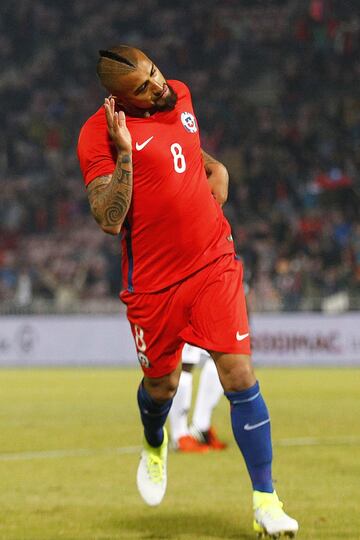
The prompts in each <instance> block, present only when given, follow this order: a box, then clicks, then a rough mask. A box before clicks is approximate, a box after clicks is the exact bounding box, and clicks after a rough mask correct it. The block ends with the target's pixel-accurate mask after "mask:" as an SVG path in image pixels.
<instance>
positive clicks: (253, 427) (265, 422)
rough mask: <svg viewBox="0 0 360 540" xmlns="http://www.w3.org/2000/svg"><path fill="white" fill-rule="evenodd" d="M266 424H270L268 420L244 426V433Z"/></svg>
mask: <svg viewBox="0 0 360 540" xmlns="http://www.w3.org/2000/svg"><path fill="white" fill-rule="evenodd" d="M268 422H270V418H268V419H267V420H263V421H262V422H259V423H258V424H245V426H244V429H245V431H251V430H252V429H256V428H258V427H260V426H264V425H265V424H267V423H268Z"/></svg>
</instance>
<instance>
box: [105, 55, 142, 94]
mask: <svg viewBox="0 0 360 540" xmlns="http://www.w3.org/2000/svg"><path fill="white" fill-rule="evenodd" d="M139 53H141V51H140V50H139V49H136V48H135V47H130V46H128V45H118V46H116V47H111V48H110V49H106V50H101V51H99V54H100V58H99V61H98V63H97V67H96V71H97V74H98V77H99V79H100V82H101V84H102V85H103V86H104V87H105V88H106V89H107V90H108V91H109V92H110V93H116V92H117V91H119V90H120V89H121V77H122V76H123V75H128V74H129V73H131V72H133V71H135V70H136V68H137V65H138V54H139ZM141 54H143V53H141Z"/></svg>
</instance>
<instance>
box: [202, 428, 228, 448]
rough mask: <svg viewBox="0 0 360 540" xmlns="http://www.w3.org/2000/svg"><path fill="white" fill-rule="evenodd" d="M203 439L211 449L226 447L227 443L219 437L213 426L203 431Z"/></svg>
mask: <svg viewBox="0 0 360 540" xmlns="http://www.w3.org/2000/svg"><path fill="white" fill-rule="evenodd" d="M204 439H205V442H206V444H207V445H209V446H210V449H211V450H225V448H227V444H226V443H224V442H222V441H221V440H220V439H219V437H218V436H217V433H216V431H215V429H214V428H213V427H210V429H208V431H206V432H205V433H204Z"/></svg>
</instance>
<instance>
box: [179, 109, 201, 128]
mask: <svg viewBox="0 0 360 540" xmlns="http://www.w3.org/2000/svg"><path fill="white" fill-rule="evenodd" d="M181 122H182V125H183V126H184V128H185V129H186V131H188V132H189V133H196V132H197V129H198V128H197V125H196V120H195V116H194V115H193V114H191V113H189V112H183V113H181Z"/></svg>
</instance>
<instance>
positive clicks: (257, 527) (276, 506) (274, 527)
mask: <svg viewBox="0 0 360 540" xmlns="http://www.w3.org/2000/svg"><path fill="white" fill-rule="evenodd" d="M282 507H283V503H282V502H281V501H279V498H278V496H277V494H276V491H274V492H273V493H263V492H261V491H254V494H253V508H254V531H255V532H256V533H258V538H284V537H287V538H294V537H295V535H296V533H297V531H298V529H299V525H298V522H297V521H296V520H295V519H293V518H291V517H290V516H288V515H287V514H285V512H284V511H283V509H282Z"/></svg>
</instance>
